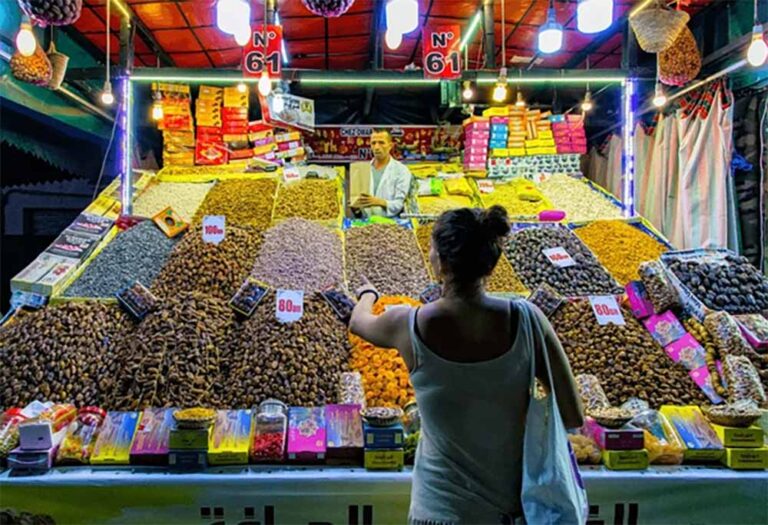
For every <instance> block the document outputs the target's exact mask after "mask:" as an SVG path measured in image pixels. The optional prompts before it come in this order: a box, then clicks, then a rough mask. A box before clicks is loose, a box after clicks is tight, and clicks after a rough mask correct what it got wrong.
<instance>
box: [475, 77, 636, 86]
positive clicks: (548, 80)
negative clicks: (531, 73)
mask: <svg viewBox="0 0 768 525" xmlns="http://www.w3.org/2000/svg"><path fill="white" fill-rule="evenodd" d="M626 80H627V79H626V77H517V78H516V77H514V76H510V77H507V83H509V84H586V83H587V82H589V83H596V84H598V83H601V82H616V83H621V84H624V83H625V82H626ZM497 82H498V78H496V77H488V78H478V79H477V83H478V84H496V83H497Z"/></svg>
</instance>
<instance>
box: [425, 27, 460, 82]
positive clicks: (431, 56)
mask: <svg viewBox="0 0 768 525" xmlns="http://www.w3.org/2000/svg"><path fill="white" fill-rule="evenodd" d="M422 42H423V45H422V61H423V66H424V78H435V79H440V80H456V79H458V78H461V51H460V50H459V48H460V45H461V26H459V25H457V24H453V25H443V26H436V27H425V28H424V29H422Z"/></svg>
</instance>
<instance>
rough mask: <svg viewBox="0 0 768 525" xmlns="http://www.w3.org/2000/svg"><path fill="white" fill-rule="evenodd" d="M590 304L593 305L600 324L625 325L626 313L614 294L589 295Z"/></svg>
mask: <svg viewBox="0 0 768 525" xmlns="http://www.w3.org/2000/svg"><path fill="white" fill-rule="evenodd" d="M589 304H591V305H592V311H593V312H594V313H595V318H596V319H597V324H599V325H600V326H605V325H607V324H615V325H618V326H624V315H623V314H622V313H621V308H619V303H618V302H617V301H616V297H614V296H613V295H591V296H589Z"/></svg>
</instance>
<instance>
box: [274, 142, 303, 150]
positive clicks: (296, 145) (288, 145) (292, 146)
mask: <svg viewBox="0 0 768 525" xmlns="http://www.w3.org/2000/svg"><path fill="white" fill-rule="evenodd" d="M300 147H301V142H300V141H294V142H280V143H278V145H277V148H278V149H279V150H280V151H287V150H289V149H297V148H300Z"/></svg>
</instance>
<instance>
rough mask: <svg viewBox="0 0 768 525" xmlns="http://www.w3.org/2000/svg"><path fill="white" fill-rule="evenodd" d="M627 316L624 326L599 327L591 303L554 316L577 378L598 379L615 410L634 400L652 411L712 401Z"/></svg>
mask: <svg viewBox="0 0 768 525" xmlns="http://www.w3.org/2000/svg"><path fill="white" fill-rule="evenodd" d="M622 313H623V314H624V320H625V322H626V324H625V325H624V326H616V325H612V324H611V325H606V326H600V325H599V324H598V323H597V320H596V319H595V315H594V313H593V312H592V306H591V305H590V304H589V301H588V300H578V301H574V302H570V303H566V304H565V305H563V306H562V307H561V308H560V309H559V310H558V311H557V312H556V313H555V314H554V315H553V316H552V319H551V321H552V325H553V326H554V327H555V331H556V332H557V335H558V336H559V338H560V341H561V342H562V343H563V348H565V352H566V354H567V355H568V360H569V361H570V363H571V368H572V370H573V373H574V374H593V375H595V376H597V378H598V379H599V380H600V384H602V385H603V387H604V389H605V393H606V395H607V396H608V399H609V401H610V402H611V404H612V405H615V406H618V405H621V404H622V403H623V402H625V401H626V400H627V399H629V398H630V397H637V398H640V399H643V400H646V401H648V403H649V404H650V405H651V407H653V408H658V407H660V406H661V405H664V404H675V405H688V404H701V403H705V402H707V401H706V397H705V396H704V394H703V393H702V392H701V390H700V389H699V387H698V386H696V384H695V383H694V382H693V380H692V379H691V378H690V376H689V375H688V372H687V371H686V370H685V368H683V367H682V366H680V365H678V364H675V363H674V362H673V361H672V360H671V359H670V358H669V357H668V356H667V355H666V354H665V353H664V349H663V348H662V347H661V346H659V345H658V343H656V341H654V340H653V338H652V337H651V335H650V334H649V333H648V332H647V331H646V330H645V328H644V327H643V326H642V325H640V323H639V322H638V321H637V320H636V319H635V318H634V317H632V313H631V312H630V311H629V310H628V309H627V308H625V307H622Z"/></svg>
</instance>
